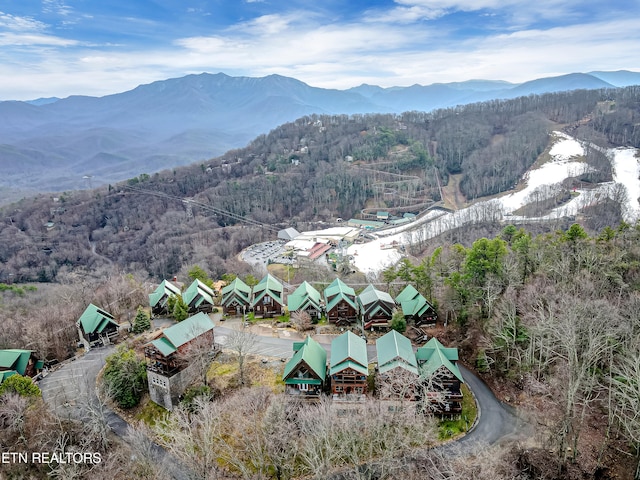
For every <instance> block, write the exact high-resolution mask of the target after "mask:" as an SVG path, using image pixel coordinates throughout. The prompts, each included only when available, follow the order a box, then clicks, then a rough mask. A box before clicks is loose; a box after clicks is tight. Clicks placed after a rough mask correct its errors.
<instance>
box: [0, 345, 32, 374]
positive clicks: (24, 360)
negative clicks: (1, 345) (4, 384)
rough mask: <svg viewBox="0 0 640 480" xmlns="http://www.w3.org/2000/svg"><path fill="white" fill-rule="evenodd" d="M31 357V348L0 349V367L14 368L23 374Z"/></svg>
mask: <svg viewBox="0 0 640 480" xmlns="http://www.w3.org/2000/svg"><path fill="white" fill-rule="evenodd" d="M30 358H31V350H17V349H10V350H0V368H2V369H6V370H15V371H16V372H17V373H19V374H20V375H24V374H25V372H26V371H27V365H29V359H30Z"/></svg>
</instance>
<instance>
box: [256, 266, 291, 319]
mask: <svg viewBox="0 0 640 480" xmlns="http://www.w3.org/2000/svg"><path fill="white" fill-rule="evenodd" d="M283 290H284V289H283V287H282V283H280V282H279V281H278V279H277V278H275V277H274V276H272V275H271V274H267V275H266V276H265V277H264V278H263V279H262V280H260V283H258V284H257V285H256V286H255V287H253V301H252V302H251V306H252V307H253V313H254V314H255V315H259V316H261V317H262V318H269V317H273V316H276V315H282V314H283V313H284V299H283Z"/></svg>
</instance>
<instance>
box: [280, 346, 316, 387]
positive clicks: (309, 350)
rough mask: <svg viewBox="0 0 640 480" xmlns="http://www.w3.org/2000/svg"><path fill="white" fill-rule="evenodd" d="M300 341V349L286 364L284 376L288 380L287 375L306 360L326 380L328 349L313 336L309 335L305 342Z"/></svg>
mask: <svg viewBox="0 0 640 480" xmlns="http://www.w3.org/2000/svg"><path fill="white" fill-rule="evenodd" d="M300 343H301V347H300V349H299V350H298V351H297V352H296V353H294V354H293V357H291V360H289V361H288V362H287V364H286V365H285V367H284V373H283V374H282V378H283V379H284V380H285V382H286V380H287V377H289V375H291V374H292V373H293V372H295V370H296V369H297V367H298V366H299V365H300V364H301V363H302V362H304V363H306V364H307V365H308V366H309V368H310V369H311V370H313V372H314V373H315V374H316V376H317V377H318V378H319V379H321V381H324V379H325V377H326V375H327V351H326V350H325V349H324V348H323V347H322V345H320V344H319V343H318V342H316V341H315V340H314V339H313V338H311V337H307V338H306V339H305V340H304V342H300ZM294 383H302V382H294Z"/></svg>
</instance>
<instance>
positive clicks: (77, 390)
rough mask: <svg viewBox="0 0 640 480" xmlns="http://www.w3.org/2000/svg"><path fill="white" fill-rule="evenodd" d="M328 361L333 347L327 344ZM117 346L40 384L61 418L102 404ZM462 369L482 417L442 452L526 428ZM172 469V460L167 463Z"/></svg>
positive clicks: (286, 352) (279, 350) (117, 422)
mask: <svg viewBox="0 0 640 480" xmlns="http://www.w3.org/2000/svg"><path fill="white" fill-rule="evenodd" d="M214 332H215V338H216V342H217V343H220V344H221V345H222V346H224V345H225V344H226V343H227V339H228V337H229V335H230V334H232V333H234V332H237V330H234V329H231V328H228V327H222V326H218V327H215V329H214ZM293 342H294V340H293V339H287V338H279V337H266V336H257V335H256V342H255V344H254V345H253V348H252V351H251V352H249V353H253V354H257V355H263V356H268V357H276V358H281V359H288V358H290V357H291V355H292V353H293V350H292V347H293ZM323 347H324V348H325V349H326V350H327V352H328V356H329V357H330V354H331V352H330V347H329V345H327V344H324V345H323ZM113 350H114V347H113V346H108V347H101V348H96V349H93V350H91V351H89V352H88V353H86V354H85V355H84V356H82V357H80V358H79V359H77V360H75V361H71V362H68V363H67V364H65V365H63V366H62V367H60V368H58V369H57V370H56V371H54V372H52V373H50V374H49V375H47V376H46V377H45V378H43V379H42V380H41V381H40V388H41V390H42V397H43V399H44V400H45V402H47V404H48V405H49V406H50V407H51V409H52V410H54V411H55V412H56V413H57V414H58V415H59V416H61V417H63V418H64V417H67V418H75V419H78V420H82V418H83V417H85V416H86V414H87V411H86V407H87V405H88V404H94V405H95V402H98V403H100V401H99V399H98V398H97V395H96V389H95V385H96V378H97V376H98V373H99V372H100V370H101V369H102V367H103V365H104V362H105V358H106V357H107V355H109V354H110V353H112V352H113ZM367 356H368V359H369V361H370V362H375V361H376V360H377V359H376V349H375V346H374V345H367ZM460 370H461V372H462V375H463V377H464V379H465V382H466V383H467V386H468V387H469V389H470V390H471V391H472V392H473V394H474V396H475V398H476V401H477V405H478V411H479V419H478V421H477V422H476V425H475V427H474V428H473V429H472V431H471V432H469V433H468V434H467V435H465V436H464V437H462V438H461V439H460V440H458V441H456V442H451V443H449V444H447V445H445V446H443V447H442V448H445V449H451V451H454V450H455V451H457V452H460V453H466V452H471V451H473V450H474V449H475V448H476V447H479V446H482V445H491V444H494V443H497V442H499V441H500V440H504V439H507V438H509V437H510V436H512V435H515V434H516V433H518V432H521V431H522V430H523V428H524V427H525V424H524V422H522V421H521V420H519V419H518V417H517V416H516V415H515V413H514V411H513V409H512V408H511V407H509V406H508V405H505V404H503V403H502V402H500V401H499V400H498V399H496V397H495V395H493V393H492V392H491V390H490V389H489V387H487V386H486V384H485V383H484V382H483V381H482V380H480V379H479V378H478V377H476V376H475V375H474V374H473V373H471V371H469V370H468V369H467V368H465V367H464V366H462V365H460ZM101 408H102V411H103V412H104V416H105V420H106V422H107V424H108V425H109V427H110V428H111V429H112V430H113V431H114V432H115V433H116V434H117V435H118V436H120V437H123V436H125V434H126V432H127V427H128V425H127V423H126V422H125V421H124V420H123V419H122V418H121V417H120V416H118V415H117V414H116V413H115V412H113V411H112V410H110V409H109V408H108V407H106V406H104V405H103V406H102V407H101ZM156 454H157V455H158V456H159V457H164V456H165V455H166V452H164V450H162V449H161V448H160V447H157V448H156ZM168 463H169V465H171V463H173V465H174V466H175V463H174V462H168ZM172 470H174V471H173V472H171V473H172V474H173V476H174V477H175V478H184V475H183V474H181V473H180V472H176V471H175V470H176V469H175V468H174V469H172Z"/></svg>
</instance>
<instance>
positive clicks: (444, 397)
mask: <svg viewBox="0 0 640 480" xmlns="http://www.w3.org/2000/svg"><path fill="white" fill-rule="evenodd" d="M416 360H417V362H418V371H419V373H420V382H421V385H422V388H421V396H422V400H423V402H424V403H423V405H424V407H425V409H426V410H427V411H430V412H433V413H436V414H441V415H442V414H444V415H447V414H458V413H461V412H462V390H461V389H460V387H461V385H462V384H463V383H464V379H463V378H462V374H461V373H460V369H459V368H458V349H457V348H447V347H445V346H444V345H442V343H440V342H439V341H438V339H437V338H435V337H434V338H432V339H431V340H429V341H428V342H427V343H426V344H425V345H424V346H422V347H420V348H418V350H417V352H416Z"/></svg>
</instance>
